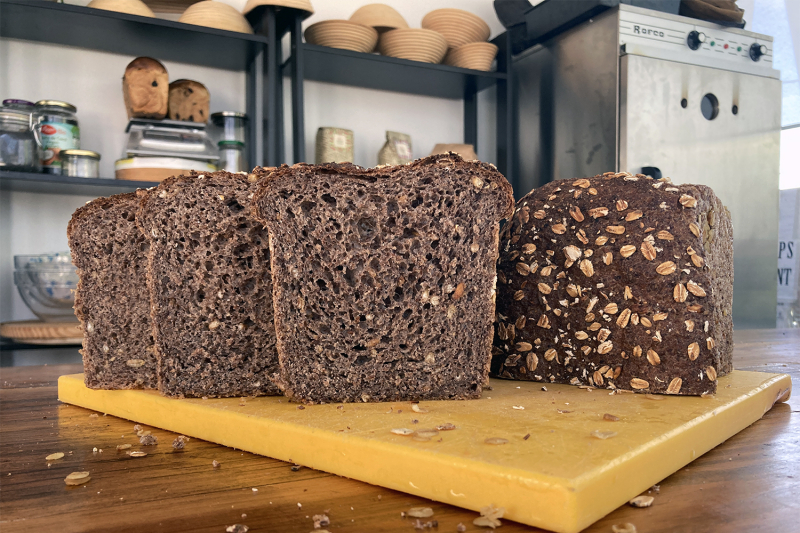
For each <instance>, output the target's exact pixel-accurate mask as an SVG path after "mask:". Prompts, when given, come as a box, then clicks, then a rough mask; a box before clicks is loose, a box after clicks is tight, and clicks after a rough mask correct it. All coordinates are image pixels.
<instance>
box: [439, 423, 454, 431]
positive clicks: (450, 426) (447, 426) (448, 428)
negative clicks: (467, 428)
mask: <svg viewBox="0 0 800 533" xmlns="http://www.w3.org/2000/svg"><path fill="white" fill-rule="evenodd" d="M436 429H437V430H438V431H451V430H453V429H456V426H455V424H451V423H450V422H446V423H444V424H442V425H441V426H436Z"/></svg>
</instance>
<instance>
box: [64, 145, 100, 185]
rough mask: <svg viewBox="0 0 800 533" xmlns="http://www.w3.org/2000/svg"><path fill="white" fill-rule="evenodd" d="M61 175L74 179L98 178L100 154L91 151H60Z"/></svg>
mask: <svg viewBox="0 0 800 533" xmlns="http://www.w3.org/2000/svg"><path fill="white" fill-rule="evenodd" d="M58 158H59V159H60V160H61V175H62V176H74V177H76V178H99V177H100V154H98V153H97V152H92V151H91V150H61V152H60V153H59V154H58Z"/></svg>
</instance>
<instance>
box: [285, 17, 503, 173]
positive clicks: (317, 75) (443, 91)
mask: <svg viewBox="0 0 800 533" xmlns="http://www.w3.org/2000/svg"><path fill="white" fill-rule="evenodd" d="M301 22H302V20H301V19H299V18H298V19H295V21H294V22H293V24H292V25H291V26H290V28H289V32H290V42H291V54H290V55H289V58H288V59H287V60H286V62H285V63H283V65H282V66H281V72H282V74H283V76H284V77H289V78H291V82H292V83H291V86H292V126H293V127H292V130H293V135H292V140H293V143H292V144H293V147H294V150H293V159H294V162H301V161H305V124H304V96H303V82H304V80H306V79H308V80H314V81H323V82H328V83H336V84H340V85H350V86H354V87H363V88H367V89H380V90H385V91H394V92H401V93H407V94H418V95H424V96H435V97H440V98H453V99H463V101H464V142H465V143H467V144H472V145H473V146H474V147H475V150H476V151H477V148H478V99H477V94H478V92H480V91H482V90H484V89H487V88H489V87H492V86H497V152H498V153H497V161H498V165H497V166H498V169H499V170H500V171H501V172H503V173H504V174H506V177H508V179H509V181H511V180H512V176H510V175H509V174H510V172H511V170H512V167H511V158H510V146H511V145H510V139H511V137H510V133H511V131H512V130H511V126H512V124H511V123H512V120H513V116H512V113H511V109H512V107H511V105H510V103H511V93H510V87H511V83H510V77H511V75H512V74H511V72H510V69H509V68H508V67H509V66H510V65H511V46H510V36H509V35H508V34H507V33H503V34H501V35H499V36H498V37H497V38H495V39H494V40H493V42H494V43H495V44H496V45H498V47H499V53H498V58H497V71H495V72H483V71H479V70H470V69H464V68H457V67H451V66H448V65H438V64H431V63H422V62H419V61H409V60H406V59H397V58H393V57H386V56H382V55H378V54H365V53H360V52H352V51H349V50H340V49H338V48H328V47H325V46H316V45H312V44H308V43H304V42H303V39H302V27H301ZM273 90H274V92H275V93H276V94H278V95H280V93H281V91H282V88H281V84H280V83H279V84H278V86H277V87H274V89H273ZM278 113H280V109H279V110H278ZM280 123H282V120H281V121H280ZM279 138H280V136H279ZM279 153H280V154H282V153H283V151H282V150H280V151H279ZM281 162H284V161H281Z"/></svg>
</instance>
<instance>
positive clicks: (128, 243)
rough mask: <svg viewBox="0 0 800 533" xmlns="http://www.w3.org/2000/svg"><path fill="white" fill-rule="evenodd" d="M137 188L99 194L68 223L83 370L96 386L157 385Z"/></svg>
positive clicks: (132, 386) (133, 386)
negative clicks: (81, 330)
mask: <svg viewBox="0 0 800 533" xmlns="http://www.w3.org/2000/svg"><path fill="white" fill-rule="evenodd" d="M138 208H139V201H138V199H137V197H136V193H127V194H117V195H115V196H110V197H108V198H97V199H96V200H92V201H91V202H89V203H88V204H86V205H85V206H83V207H81V208H79V209H78V210H77V211H75V213H74V214H73V215H72V219H71V220H70V221H69V225H68V226H67V237H68V239H69V247H70V250H71V251H72V262H73V263H74V264H75V267H76V269H77V272H78V276H79V277H80V280H79V282H78V288H77V290H76V291H75V314H76V315H77V316H78V318H79V319H80V321H81V327H82V329H83V350H82V351H81V353H82V354H83V374H84V380H85V382H86V386H87V387H89V388H91V389H132V388H145V389H154V388H156V386H157V378H156V356H155V351H154V349H153V337H152V326H151V322H150V295H149V293H148V291H147V283H146V279H147V247H148V244H147V240H146V239H145V238H144V237H143V236H142V234H141V232H140V231H139V229H138V228H137V227H136V211H137V210H138Z"/></svg>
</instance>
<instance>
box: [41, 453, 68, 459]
mask: <svg viewBox="0 0 800 533" xmlns="http://www.w3.org/2000/svg"><path fill="white" fill-rule="evenodd" d="M62 457H64V453H63V452H56V453H51V454H50V455H48V456H47V457H45V460H46V461H56V460H58V459H61V458H62Z"/></svg>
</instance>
